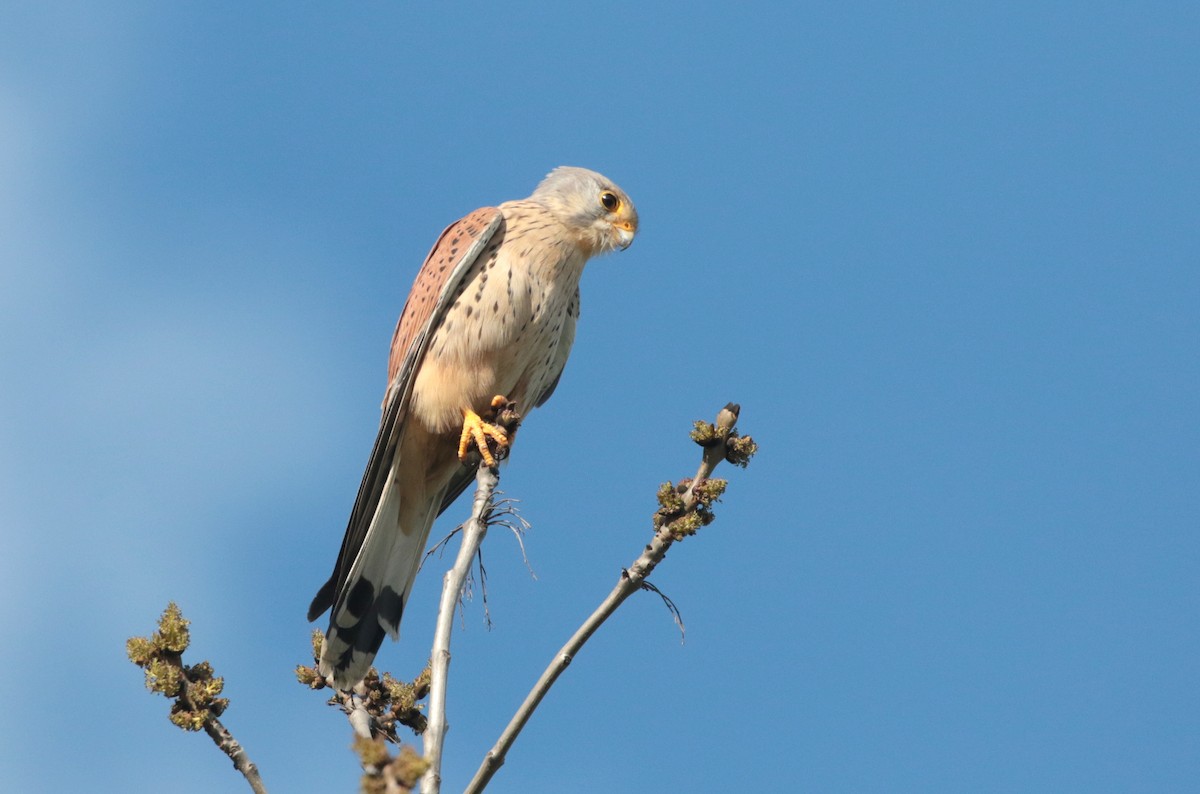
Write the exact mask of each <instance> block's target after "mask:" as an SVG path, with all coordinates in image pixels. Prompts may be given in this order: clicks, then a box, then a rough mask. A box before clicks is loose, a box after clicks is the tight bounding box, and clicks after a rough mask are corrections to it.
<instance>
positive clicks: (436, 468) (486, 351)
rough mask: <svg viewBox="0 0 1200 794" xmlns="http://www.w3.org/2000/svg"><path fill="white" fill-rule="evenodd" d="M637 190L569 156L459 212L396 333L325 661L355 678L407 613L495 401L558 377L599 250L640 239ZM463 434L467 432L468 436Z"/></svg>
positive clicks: (528, 405)
mask: <svg viewBox="0 0 1200 794" xmlns="http://www.w3.org/2000/svg"><path fill="white" fill-rule="evenodd" d="M637 227H638V216H637V211H636V210H635V209H634V206H633V202H631V201H630V200H629V197H628V196H626V195H625V193H624V192H623V191H622V190H621V189H620V188H619V187H617V186H616V185H614V184H613V183H612V182H611V181H610V180H608V179H606V178H605V177H603V176H601V175H600V174H597V173H595V172H594V171H588V170H586V169H583V168H570V167H566V166H563V167H560V168H556V169H554V170H553V171H551V172H550V174H549V175H548V176H547V177H546V178H545V180H543V181H542V183H541V184H540V185H538V187H537V190H535V191H534V192H533V195H532V196H530V197H529V198H527V199H522V200H520V201H506V202H504V203H503V204H501V205H500V206H499V207H484V208H483V209H478V210H475V211H474V212H472V213H471V214H470V215H467V216H466V217H465V218H463V219H462V220H460V221H458V222H457V223H454V224H451V225H450V227H449V228H447V229H446V230H445V231H444V232H442V236H441V237H440V238H438V241H437V243H436V244H435V245H434V246H433V250H432V251H430V252H429V256H428V257H426V259H425V264H424V265H423V266H422V267H421V270H420V272H419V273H418V274H417V279H416V282H415V283H414V284H413V287H412V291H411V292H410V293H409V296H408V301H407V302H406V303H405V304H404V310H403V311H402V312H401V314H400V320H399V322H398V323H397V324H396V331H395V334H394V335H393V336H392V350H391V356H390V358H389V360H388V386H387V392H386V394H385V396H384V401H383V419H382V420H381V422H380V426H379V434H378V435H377V436H376V438H375V446H374V448H373V449H372V450H371V458H370V460H369V462H368V463H367V470H366V473H365V474H363V479H362V484H361V485H360V486H359V489H358V498H357V499H356V500H355V502H354V509H353V510H352V511H351V513H350V522H349V525H348V526H347V527H346V537H345V539H344V540H343V541H342V549H341V552H340V553H339V554H338V560H337V565H336V566H334V569H333V575H332V576H331V577H330V579H329V581H328V582H326V583H325V585H324V586H323V587H322V588H321V589H320V591H319V592H318V593H317V595H316V597H315V598H314V599H313V602H312V605H311V606H310V607H309V609H308V619H309V620H315V619H316V618H317V617H319V616H320V615H321V613H323V612H324V611H325V610H326V609H329V608H330V607H332V608H333V611H332V613H331V615H330V620H329V629H328V631H327V632H326V633H325V643H324V647H323V649H322V651H321V659H320V671H321V673H322V675H326V676H328V675H332V676H333V680H334V683H335V684H336V685H337V686H338V687H340V688H343V689H348V688H350V687H352V686H353V685H354V684H356V683H357V682H358V681H360V680H361V679H362V677H363V676H364V675H365V674H366V672H367V670H368V669H369V668H370V665H371V661H372V660H373V659H374V658H375V654H376V652H377V651H378V650H379V645H380V643H381V642H382V641H383V635H384V633H385V632H386V633H388V634H390V635H391V636H392V638H393V639H396V638H398V637H399V630H400V619H401V616H402V615H403V612H404V605H405V603H406V602H407V601H408V594H409V591H410V590H411V589H412V584H413V579H414V578H415V577H416V575H417V569H418V567H419V566H420V562H421V556H422V553H423V552H424V550H425V543H426V541H427V540H428V537H429V529H430V527H431V526H432V525H433V521H434V519H435V518H437V516H438V515H439V514H440V513H441V512H442V511H443V510H445V509H446V508H447V507H448V506H449V505H450V503H451V502H453V501H454V500H455V498H457V497H458V495H459V494H461V493H462V492H463V490H464V489H465V488H466V487H467V485H468V484H469V483H470V482H471V480H472V478H473V476H474V473H473V471H471V469H469V468H468V467H466V466H464V465H463V463H462V461H461V460H460V458H462V457H465V455H466V452H467V448H468V447H469V446H471V445H472V444H474V445H476V446H478V448H479V452H480V454H481V455H482V456H483V457H484V458H485V459H489V460H490V458H491V454H490V452H489V450H488V447H487V440H488V439H489V438H490V439H493V440H494V441H495V442H496V443H498V444H500V445H501V446H506V445H507V443H508V441H509V439H508V438H507V436H506V434H505V432H504V430H503V428H500V427H497V426H495V425H492V424H489V423H488V422H486V421H484V420H483V419H482V418H481V416H486V415H488V411H489V409H490V408H491V407H492V406H493V401H494V400H503V399H507V400H508V401H511V402H512V403H515V408H516V410H517V412H518V413H519V414H520V415H522V416H524V415H526V414H527V413H528V412H529V410H530V409H532V408H535V407H537V406H540V405H541V404H542V403H544V402H546V400H547V399H549V397H550V394H551V393H552V392H553V391H554V387H555V386H556V385H557V384H558V379H559V376H560V375H561V374H562V370H563V366H564V365H565V364H566V362H567V354H568V353H569V352H570V350H571V343H572V342H573V341H574V339H575V323H576V321H577V320H578V319H579V278H580V276H581V275H582V274H583V266H584V264H585V263H586V262H587V261H588V259H590V258H591V257H593V256H596V255H599V254H604V253H608V252H610V251H613V250H615V249H618V248H621V249H624V248H627V247H628V246H629V244H630V243H631V242H633V237H634V234H636V233H637ZM460 442H461V443H460Z"/></svg>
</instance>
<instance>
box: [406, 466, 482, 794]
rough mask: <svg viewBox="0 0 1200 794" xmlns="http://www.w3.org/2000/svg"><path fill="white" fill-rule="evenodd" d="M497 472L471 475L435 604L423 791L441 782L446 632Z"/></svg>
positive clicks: (432, 792)
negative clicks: (467, 507) (458, 536)
mask: <svg viewBox="0 0 1200 794" xmlns="http://www.w3.org/2000/svg"><path fill="white" fill-rule="evenodd" d="M499 480H500V473H499V471H498V470H497V469H496V468H495V467H488V466H486V465H484V464H482V463H481V464H480V465H479V469H478V471H477V472H476V475H475V500H474V502H473V504H472V508H471V517H470V518H469V519H468V520H467V522H466V523H465V524H463V527H462V545H461V546H460V547H459V549H458V556H457V557H456V558H455V560H454V566H453V567H452V568H450V570H448V571H446V575H445V577H444V578H443V580H442V597H441V601H440V603H439V605H438V616H437V625H436V628H435V629H434V636H433V649H432V651H431V654H430V659H429V663H430V670H429V672H430V676H429V725H428V727H427V728H426V730H425V760H426V761H427V762H428V763H429V768H428V769H427V770H426V772H425V775H424V777H423V778H422V781H421V791H422V792H424V794H437V793H438V792H439V791H441V785H442V746H443V744H444V743H445V741H446V730H447V729H448V725H447V723H446V683H447V677H448V675H449V672H450V633H451V630H452V628H453V626H454V610H455V607H456V605H457V604H458V600H459V596H460V594H461V593H462V589H463V583H464V582H465V581H466V579H467V574H468V573H469V572H470V570H471V562H472V560H474V559H475V557H476V555H477V554H478V552H479V545H480V544H481V543H482V542H483V538H484V536H486V535H487V528H488V518H489V513H490V511H491V508H492V498H493V494H494V493H495V490H496V483H497V482H499Z"/></svg>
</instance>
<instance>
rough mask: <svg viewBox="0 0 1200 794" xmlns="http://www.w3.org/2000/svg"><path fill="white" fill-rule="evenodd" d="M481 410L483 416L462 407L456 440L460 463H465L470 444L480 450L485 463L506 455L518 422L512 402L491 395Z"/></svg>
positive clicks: (490, 463)
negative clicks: (459, 428)
mask: <svg viewBox="0 0 1200 794" xmlns="http://www.w3.org/2000/svg"><path fill="white" fill-rule="evenodd" d="M484 413H485V415H486V417H487V418H486V419H484V417H481V416H480V415H479V414H477V413H475V412H474V411H472V410H471V409H470V408H464V409H463V428H462V435H461V436H459V439H458V459H459V460H461V461H462V462H463V463H466V462H467V456H468V455H469V454H470V453H471V448H472V446H473V447H474V448H475V449H478V450H479V455H480V457H482V458H483V462H484V463H486V464H487V465H488V466H495V465H496V461H497V460H503V459H504V458H506V457H508V448H509V446H510V445H511V444H512V434H513V433H515V432H516V430H517V425H518V424H519V423H520V418H519V416H518V415H517V412H516V406H515V404H514V403H512V402H511V401H510V400H509V399H508V398H507V397H505V396H504V395H502V394H497V395H496V396H495V397H493V398H492V404H491V407H490V409H489V410H487V411H485V412H484ZM493 444H495V450H494V451H493V449H492V445H493Z"/></svg>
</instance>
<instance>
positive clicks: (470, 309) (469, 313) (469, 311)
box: [467, 305, 475, 317]
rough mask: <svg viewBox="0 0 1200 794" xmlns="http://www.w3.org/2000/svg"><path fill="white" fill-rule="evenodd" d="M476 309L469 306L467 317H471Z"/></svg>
mask: <svg viewBox="0 0 1200 794" xmlns="http://www.w3.org/2000/svg"><path fill="white" fill-rule="evenodd" d="M474 308H475V307H474V306H469V305H468V306H467V316H468V317H470V316H471V312H472V311H473V310H474Z"/></svg>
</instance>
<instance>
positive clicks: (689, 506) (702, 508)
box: [466, 403, 757, 794]
mask: <svg viewBox="0 0 1200 794" xmlns="http://www.w3.org/2000/svg"><path fill="white" fill-rule="evenodd" d="M740 410H741V409H740V407H739V406H738V405H736V404H734V403H730V404H728V405H726V406H725V408H723V409H722V410H721V411H720V413H718V414H717V421H716V424H715V425H710V424H708V423H706V422H697V423H696V427H695V429H694V430H693V431H692V439H693V440H694V441H695V442H696V443H697V444H699V445H700V446H701V447H703V448H704V452H703V455H702V458H701V462H700V467H699V468H698V469H697V471H696V476H695V477H694V478H692V480H691V481H690V483H688V484H687V485H686V486H684V485H683V484H682V483H681V484H680V487H679V488H676V487H675V486H671V485H670V483H668V484H667V485H664V486H663V488H662V489H661V490H660V492H659V504H660V508H659V510H658V512H656V513H655V516H654V526H655V531H654V537H653V538H652V539H651V541H650V543H649V544H648V545H647V546H646V548H645V550H644V551H643V552H642V554H641V555H640V556H639V557H638V558H637V559H636V560H634V562H633V565H631V566H630V567H629V568H628V569H625V570H622V571H621V576H620V578H619V579H618V581H617V585H616V586H615V587H614V588H613V589H612V592H610V593H609V594H608V597H607V598H605V599H604V601H602V602H601V604H600V606H599V607H597V608H596V610H595V611H594V612H593V613H592V614H591V615H590V616H589V617H588V619H587V620H585V621H584V622H583V625H581V626H580V627H579V628H578V629H577V630H576V631H575V633H574V635H572V636H571V639H569V640H568V641H567V643H566V645H564V646H563V647H562V648H561V649H560V650H559V651H558V653H556V654H555V655H554V659H553V660H552V661H551V662H550V664H549V665H548V666H547V667H546V669H545V671H544V672H543V673H542V675H541V677H540V678H538V680H537V683H535V684H534V686H533V689H531V690H530V692H529V694H528V695H526V697H525V701H524V702H523V703H522V704H521V706H520V708H518V709H517V712H516V714H514V715H513V717H512V720H511V721H510V722H509V723H508V726H507V727H505V729H504V732H503V733H501V734H500V738H499V740H497V742H496V744H495V746H494V747H492V749H491V750H489V751H488V754H487V755H486V756H485V757H484V759H483V763H481V764H480V766H479V770H478V771H477V772H476V773H475V777H473V778H472V779H471V782H470V784H469V785H468V786H467V788H466V794H477V792H480V791H482V790H483V789H484V787H485V786H487V784H488V782H489V781H490V780H491V779H492V776H493V775H495V774H496V770H498V769H499V768H500V767H501V766H502V765H503V764H504V759H505V757H506V756H507V754H508V751H509V749H510V748H511V747H512V745H513V742H515V741H516V740H517V736H519V735H520V733H521V730H522V729H523V728H524V727H525V724H526V723H527V722H529V718H530V717H531V716H532V715H533V712H534V710H535V709H537V707H538V705H539V704H540V703H541V702H542V699H543V698H544V697H545V696H546V693H547V692H549V691H550V687H552V686H553V685H554V682H555V681H556V680H558V677H559V676H560V675H562V673H563V671H564V670H566V669H567V667H568V665H570V664H571V661H572V660H573V659H574V658H575V655H576V654H577V653H579V650H580V649H581V648H582V647H583V645H584V643H586V642H587V641H588V639H589V638H590V637H591V636H592V635H593V634H594V633H595V632H596V630H597V629H599V628H600V626H601V625H602V624H603V623H604V621H605V620H607V619H608V617H609V616H610V615H612V613H613V612H615V611H616V609H617V607H619V606H620V605H621V604H622V603H623V602H624V601H625V599H627V598H629V596H631V595H632V594H633V593H636V592H637V591H639V590H642V589H646V588H647V585H648V584H649V583H648V582H646V578H647V577H648V576H649V575H650V574H651V573H652V572H653V571H654V568H655V566H657V565H658V564H659V563H660V562H662V560H663V558H664V557H666V554H667V550H668V549H670V548H671V545H672V544H673V543H675V541H677V540H682V539H683V538H684V537H687V536H689V535H692V534H695V532H696V530H697V529H698V528H699V527H701V526H703V525H704V524H707V523H709V522H710V521H712V512H711V507H712V503H713V502H714V501H716V500H717V499H718V498H719V497H720V495H721V492H722V491H723V490H724V487H725V484H724V482H723V481H720V480H710V479H709V475H711V474H712V472H713V470H714V469H715V468H716V467H717V465H718V464H719V463H720V462H721V461H723V460H728V461H729V462H730V463H733V464H735V465H738V466H745V465H746V462H747V461H748V460H749V459H750V457H751V456H753V454H754V452H755V451H757V446H756V445H755V444H754V441H753V439H751V438H749V437H748V436H747V437H740V436H738V434H737V431H736V430H735V429H734V425H735V424H736V423H737V418H738V414H739V412H740ZM649 588H652V589H654V590H655V591H656V592H657V588H654V587H653V585H649ZM660 595H661V593H660ZM664 598H665V596H664ZM667 601H668V608H672V612H673V613H675V614H676V615H677V614H678V610H677V609H673V606H674V604H673V602H670V601H669V599H667ZM680 626H681V628H682V621H681V622H680Z"/></svg>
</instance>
